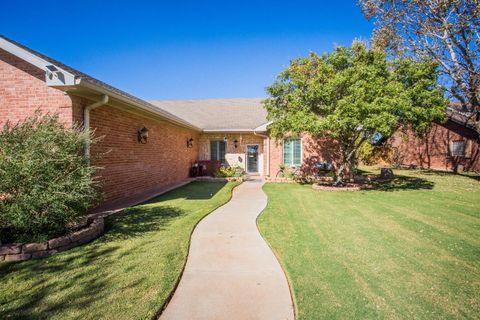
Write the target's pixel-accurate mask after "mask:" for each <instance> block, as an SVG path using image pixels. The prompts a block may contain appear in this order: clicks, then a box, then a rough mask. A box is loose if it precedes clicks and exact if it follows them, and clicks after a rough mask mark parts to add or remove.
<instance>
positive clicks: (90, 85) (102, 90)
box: [77, 78, 202, 131]
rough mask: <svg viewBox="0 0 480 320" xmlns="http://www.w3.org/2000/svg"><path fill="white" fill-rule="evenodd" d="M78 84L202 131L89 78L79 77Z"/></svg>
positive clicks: (180, 124)
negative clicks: (92, 81)
mask: <svg viewBox="0 0 480 320" xmlns="http://www.w3.org/2000/svg"><path fill="white" fill-rule="evenodd" d="M77 85H79V86H81V87H83V88H87V89H89V90H93V91H95V92H98V93H100V94H106V95H108V96H110V97H113V98H115V99H117V100H120V101H122V102H125V103H127V104H129V105H132V106H134V107H136V108H138V109H141V110H143V111H146V112H148V113H153V114H155V115H157V116H160V117H162V118H165V119H166V120H168V121H169V122H172V123H174V124H176V125H179V126H182V127H186V128H188V129H192V130H195V131H202V129H201V128H199V127H197V126H195V125H193V124H191V123H189V122H187V121H185V120H183V119H181V118H179V117H177V116H175V115H173V114H171V113H169V112H167V111H164V110H162V109H160V108H155V107H154V106H150V105H147V104H142V103H139V102H138V101H136V100H132V99H128V97H125V96H123V95H120V94H118V93H116V92H115V91H112V90H108V89H107V88H105V87H102V86H99V85H97V84H95V83H91V82H89V81H87V80H84V79H81V78H80V79H78V81H77Z"/></svg>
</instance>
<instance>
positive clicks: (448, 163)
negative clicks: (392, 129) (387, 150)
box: [390, 121, 480, 172]
mask: <svg viewBox="0 0 480 320" xmlns="http://www.w3.org/2000/svg"><path fill="white" fill-rule="evenodd" d="M457 140H463V141H465V142H466V143H467V141H470V142H468V144H469V145H470V148H471V149H470V150H469V152H468V153H467V155H468V156H467V157H452V156H450V152H449V143H450V141H457ZM390 144H391V146H392V148H393V150H394V152H395V153H396V154H397V155H398V157H399V158H400V159H398V160H396V162H400V163H401V164H402V165H405V166H417V167H420V168H431V169H437V170H447V171H450V170H453V169H454V168H455V166H457V165H460V166H463V169H464V170H465V171H477V172H479V171H480V155H479V153H480V150H479V145H478V135H477V134H476V133H475V132H473V130H471V129H468V128H465V127H464V126H462V125H459V124H455V123H454V122H452V121H448V122H447V123H445V124H442V125H440V124H433V125H432V128H431V130H430V131H429V132H428V134H426V135H425V136H424V137H419V136H418V135H416V134H415V133H414V132H413V131H411V130H405V131H398V132H397V133H395V134H394V136H393V137H392V139H391V140H390ZM390 162H393V161H391V160H390Z"/></svg>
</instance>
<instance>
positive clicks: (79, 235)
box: [0, 217, 105, 261]
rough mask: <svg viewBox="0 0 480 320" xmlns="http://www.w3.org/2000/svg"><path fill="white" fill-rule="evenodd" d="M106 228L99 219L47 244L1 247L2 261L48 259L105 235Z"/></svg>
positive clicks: (101, 219) (0, 258)
mask: <svg viewBox="0 0 480 320" xmlns="http://www.w3.org/2000/svg"><path fill="white" fill-rule="evenodd" d="M104 227H105V223H104V219H103V218H101V217H99V218H96V219H94V220H93V221H91V223H90V225H88V227H86V228H85V229H81V230H78V231H75V232H73V233H71V234H69V235H66V236H63V237H58V238H54V239H50V240H49V241H47V242H38V243H37V242H35V243H26V244H19V243H13V244H6V245H3V246H0V261H21V260H27V259H36V258H44V257H48V256H50V255H52V254H55V253H57V252H61V251H66V250H69V249H72V248H74V247H76V246H79V245H82V244H84V243H87V242H90V241H92V240H93V239H95V238H97V237H98V236H99V235H101V234H102V233H103V231H104Z"/></svg>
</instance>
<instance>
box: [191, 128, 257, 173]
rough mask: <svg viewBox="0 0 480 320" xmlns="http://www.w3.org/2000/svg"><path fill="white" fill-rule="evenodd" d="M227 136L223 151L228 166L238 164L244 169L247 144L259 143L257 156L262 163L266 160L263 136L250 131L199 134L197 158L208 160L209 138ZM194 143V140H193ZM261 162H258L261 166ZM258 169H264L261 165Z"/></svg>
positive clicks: (221, 138)
mask: <svg viewBox="0 0 480 320" xmlns="http://www.w3.org/2000/svg"><path fill="white" fill-rule="evenodd" d="M225 136H226V137H227V145H226V151H225V160H226V162H227V164H228V165H229V166H235V165H238V166H240V167H241V168H243V169H244V170H245V165H246V162H245V161H246V152H247V145H248V144H258V145H259V148H258V149H259V150H258V154H259V158H260V157H261V158H262V160H261V161H263V163H265V162H266V156H265V155H264V152H263V151H264V150H265V148H264V140H265V139H264V138H263V137H261V136H258V135H254V134H252V133H204V134H201V135H200V139H199V140H198V145H199V160H210V141H211V140H223V139H224V137H225ZM235 140H237V141H238V145H237V148H235V144H234V141H235ZM194 144H195V142H194ZM261 165H262V163H259V166H261ZM260 169H264V166H262V167H261V168H260V167H259V170H260Z"/></svg>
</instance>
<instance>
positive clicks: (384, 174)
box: [380, 168, 395, 180]
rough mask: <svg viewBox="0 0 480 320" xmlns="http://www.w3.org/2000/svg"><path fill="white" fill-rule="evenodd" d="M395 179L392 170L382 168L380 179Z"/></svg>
mask: <svg viewBox="0 0 480 320" xmlns="http://www.w3.org/2000/svg"><path fill="white" fill-rule="evenodd" d="M394 178H395V175H394V174H393V170H392V169H390V168H382V169H381V170H380V179H382V180H392V179H394Z"/></svg>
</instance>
